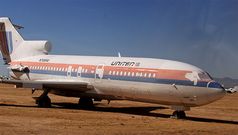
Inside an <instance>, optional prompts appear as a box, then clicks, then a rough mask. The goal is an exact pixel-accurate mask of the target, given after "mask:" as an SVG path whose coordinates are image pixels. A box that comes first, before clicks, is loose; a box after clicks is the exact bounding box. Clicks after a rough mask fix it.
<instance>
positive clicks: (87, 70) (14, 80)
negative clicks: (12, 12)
mask: <svg viewBox="0 0 238 135" xmlns="http://www.w3.org/2000/svg"><path fill="white" fill-rule="evenodd" d="M19 28H22V27H20V26H18V25H14V24H12V22H11V20H10V19H9V18H8V17H1V18H0V49H1V52H2V56H3V60H4V63H5V64H8V65H9V66H8V68H9V75H10V77H11V79H3V80H2V83H9V84H14V85H15V86H16V88H32V92H34V91H35V90H42V91H43V92H42V94H41V95H40V96H39V97H37V98H36V99H35V100H36V104H37V105H38V106H39V107H51V99H50V98H49V96H48V93H52V94H55V95H61V96H66V97H77V98H79V105H80V106H85V107H92V106H93V102H94V101H101V100H108V101H111V100H129V101H138V102H146V103H155V104H162V105H167V106H170V107H171V109H172V110H174V112H173V113H172V115H171V117H173V118H178V119H179V118H186V113H185V111H188V110H190V108H191V107H196V106H202V105H206V104H209V103H211V102H214V101H216V100H218V99H221V98H222V97H223V96H224V95H225V93H226V92H225V89H224V88H223V87H222V85H220V84H219V83H218V82H216V81H214V80H213V79H212V77H211V76H210V75H209V74H208V73H207V72H205V71H204V70H202V69H200V68H198V67H196V66H193V65H190V64H187V63H183V62H178V61H172V60H165V59H155V58H135V57H122V56H119V57H103V56H75V55H50V54H49V53H50V51H51V48H52V44H51V43H50V42H49V41H44V40H24V39H23V38H22V36H21V35H20V34H19V33H18V29H19Z"/></svg>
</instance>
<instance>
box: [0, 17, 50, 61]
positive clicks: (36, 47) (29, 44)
mask: <svg viewBox="0 0 238 135" xmlns="http://www.w3.org/2000/svg"><path fill="white" fill-rule="evenodd" d="M16 28H21V27H20V26H17V25H13V24H12V23H11V21H10V19H9V18H7V17H2V18H0V50H1V52H2V56H3V60H4V62H5V64H8V63H9V62H11V61H14V60H19V59H22V58H25V57H31V56H36V55H47V54H48V53H49V52H50V50H51V46H52V45H51V44H50V42H49V41H45V40H32V41H25V40H24V39H23V38H22V37H21V35H20V34H19V33H18V32H17V30H16Z"/></svg>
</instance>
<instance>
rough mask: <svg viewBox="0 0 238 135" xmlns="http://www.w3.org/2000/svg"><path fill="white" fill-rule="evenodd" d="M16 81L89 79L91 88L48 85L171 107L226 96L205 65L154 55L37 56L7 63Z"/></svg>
mask: <svg viewBox="0 0 238 135" xmlns="http://www.w3.org/2000/svg"><path fill="white" fill-rule="evenodd" d="M10 66H11V67H14V66H15V67H19V66H21V67H25V68H27V69H28V70H27V71H17V70H12V71H11V72H10V75H11V76H12V77H13V78H14V79H18V80H34V81H40V80H44V81H47V80H48V81H51V80H52V79H54V80H58V81H67V80H68V81H69V80H70V81H71V82H72V81H73V82H84V81H85V82H89V83H90V84H91V85H92V86H93V89H92V90H90V91H86V92H84V93H82V92H81V91H77V90H74V91H72V90H69V91H67V89H66V90H62V91H60V90H54V89H52V90H50V92H51V93H54V94H57V95H63V96H71V97H82V96H85V97H91V98H98V99H109V100H110V99H126V100H133V101H142V102H151V103H158V104H165V105H173V106H174V105H175V106H186V107H193V106H200V105H204V104H208V103H211V102H213V101H215V100H218V99H220V98H221V97H223V96H224V93H225V92H224V89H223V88H222V86H221V85H220V84H219V83H217V82H215V81H214V80H212V78H211V77H210V76H209V75H208V74H207V73H206V72H204V71H203V70H201V69H199V68H197V67H195V66H192V65H189V64H186V63H182V62H176V61H171V60H163V59H152V58H130V57H98V56H64V55H39V56H32V57H27V58H22V59H19V60H16V61H12V62H11V63H10Z"/></svg>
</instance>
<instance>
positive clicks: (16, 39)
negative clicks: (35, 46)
mask: <svg viewBox="0 0 238 135" xmlns="http://www.w3.org/2000/svg"><path fill="white" fill-rule="evenodd" d="M23 41H24V40H23V38H22V37H21V35H20V34H19V33H18V31H17V30H16V28H15V27H14V26H13V24H12V23H11V21H10V19H9V18H7V17H1V18H0V49H1V52H2V56H3V60H4V62H5V64H8V63H9V62H11V57H10V54H11V52H12V51H14V50H15V49H16V48H17V47H18V46H19V44H20V43H22V42H23Z"/></svg>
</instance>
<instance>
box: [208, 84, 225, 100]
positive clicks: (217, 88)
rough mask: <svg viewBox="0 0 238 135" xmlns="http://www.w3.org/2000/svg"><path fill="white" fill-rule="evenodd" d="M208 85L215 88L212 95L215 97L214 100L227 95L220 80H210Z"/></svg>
mask: <svg viewBox="0 0 238 135" xmlns="http://www.w3.org/2000/svg"><path fill="white" fill-rule="evenodd" d="M207 87H208V88H212V90H213V95H212V97H213V98H214V100H218V99H220V98H222V97H223V96H225V94H226V91H225V89H224V87H223V86H222V85H221V84H220V83H218V82H210V83H209V84H208V86H207Z"/></svg>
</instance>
